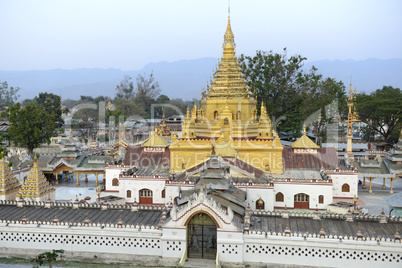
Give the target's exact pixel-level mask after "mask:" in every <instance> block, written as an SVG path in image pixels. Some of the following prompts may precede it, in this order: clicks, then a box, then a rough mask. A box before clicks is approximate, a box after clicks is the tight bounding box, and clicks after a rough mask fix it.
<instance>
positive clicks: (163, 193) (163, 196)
mask: <svg viewBox="0 0 402 268" xmlns="http://www.w3.org/2000/svg"><path fill="white" fill-rule="evenodd" d="M162 198H165V189H163V190H162Z"/></svg>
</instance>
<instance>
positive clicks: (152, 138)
mask: <svg viewBox="0 0 402 268" xmlns="http://www.w3.org/2000/svg"><path fill="white" fill-rule="evenodd" d="M141 146H142V147H167V146H169V142H168V141H167V140H166V139H165V138H163V137H161V136H159V135H158V134H157V133H152V134H151V133H150V135H149V138H148V139H146V140H145V142H144V143H143V144H142V145H141Z"/></svg>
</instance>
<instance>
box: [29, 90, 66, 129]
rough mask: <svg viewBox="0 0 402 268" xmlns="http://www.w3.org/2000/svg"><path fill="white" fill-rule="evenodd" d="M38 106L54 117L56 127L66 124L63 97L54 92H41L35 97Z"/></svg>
mask: <svg viewBox="0 0 402 268" xmlns="http://www.w3.org/2000/svg"><path fill="white" fill-rule="evenodd" d="M34 101H35V103H36V105H37V106H39V107H42V108H43V109H44V110H45V111H46V112H47V113H49V114H51V115H52V117H53V118H54V122H55V124H56V127H61V126H62V125H63V124H64V121H63V119H62V118H61V115H62V107H61V98H60V96H57V95H55V94H53V93H47V92H41V93H39V95H38V96H37V97H35V98H34Z"/></svg>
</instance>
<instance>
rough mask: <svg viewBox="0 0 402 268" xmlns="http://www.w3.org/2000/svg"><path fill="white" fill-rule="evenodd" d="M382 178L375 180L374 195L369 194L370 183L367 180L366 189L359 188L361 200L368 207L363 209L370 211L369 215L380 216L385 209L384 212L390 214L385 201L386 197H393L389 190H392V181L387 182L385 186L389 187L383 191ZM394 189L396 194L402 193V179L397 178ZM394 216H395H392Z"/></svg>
mask: <svg viewBox="0 0 402 268" xmlns="http://www.w3.org/2000/svg"><path fill="white" fill-rule="evenodd" d="M382 182H383V179H382V178H376V179H374V180H373V183H372V190H373V193H372V194H369V192H368V191H369V181H368V180H366V186H367V188H366V189H362V187H361V186H359V199H361V200H363V201H364V203H366V205H364V206H362V207H363V208H366V209H368V211H369V214H372V215H380V214H381V212H382V209H384V212H385V213H386V214H387V216H388V213H389V207H388V204H387V202H385V201H384V199H383V198H384V197H386V196H389V195H391V194H390V193H389V188H390V183H391V182H390V180H385V186H386V187H387V188H386V189H385V190H383V189H382ZM393 189H394V194H396V193H399V192H401V191H402V178H400V177H399V178H397V179H396V180H395V181H394V185H393ZM392 215H393V214H392Z"/></svg>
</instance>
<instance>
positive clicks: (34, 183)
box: [18, 155, 55, 201]
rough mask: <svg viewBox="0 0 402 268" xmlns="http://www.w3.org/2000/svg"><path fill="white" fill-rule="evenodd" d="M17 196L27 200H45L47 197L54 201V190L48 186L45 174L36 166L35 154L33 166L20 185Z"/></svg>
mask: <svg viewBox="0 0 402 268" xmlns="http://www.w3.org/2000/svg"><path fill="white" fill-rule="evenodd" d="M18 196H20V197H22V198H24V199H25V200H27V201H29V200H31V201H46V200H47V199H48V198H50V199H51V201H54V199H55V190H54V188H52V187H51V186H50V183H49V182H48V181H47V180H46V177H45V175H44V174H43V173H42V171H41V170H40V168H39V167H38V159H37V158H36V155H35V157H34V164H33V167H32V168H31V171H29V174H28V176H27V178H26V179H25V182H24V183H23V185H22V186H21V188H20V191H19V193H18Z"/></svg>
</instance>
